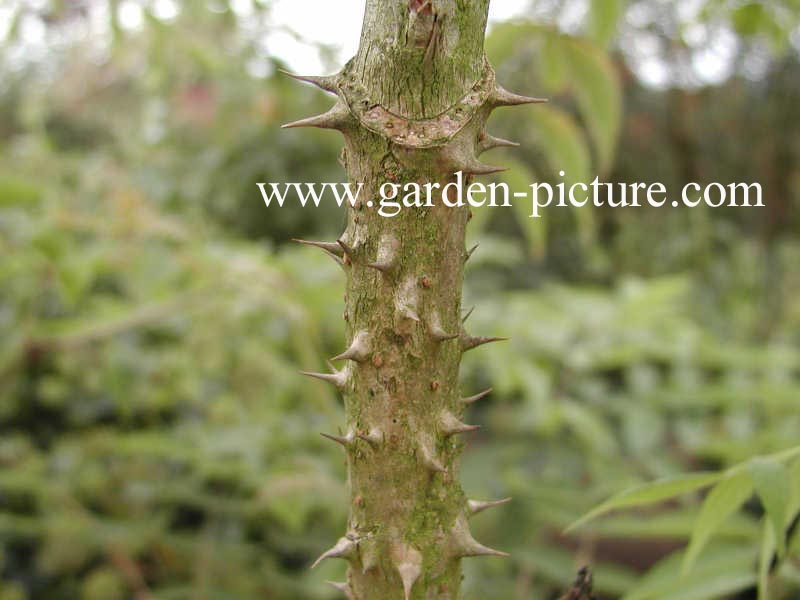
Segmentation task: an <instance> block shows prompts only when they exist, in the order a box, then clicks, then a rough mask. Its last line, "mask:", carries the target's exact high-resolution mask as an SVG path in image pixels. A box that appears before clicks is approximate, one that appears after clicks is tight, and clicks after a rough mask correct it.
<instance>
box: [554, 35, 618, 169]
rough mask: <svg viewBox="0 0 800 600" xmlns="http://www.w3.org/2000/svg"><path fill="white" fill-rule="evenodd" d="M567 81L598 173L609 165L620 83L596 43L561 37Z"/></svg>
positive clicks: (616, 138)
mask: <svg viewBox="0 0 800 600" xmlns="http://www.w3.org/2000/svg"><path fill="white" fill-rule="evenodd" d="M564 40H565V42H564V43H565V44H566V45H567V48H566V50H567V56H568V61H569V69H570V81H571V83H572V89H573V91H574V93H575V99H576V101H577V103H578V108H579V110H580V113H581V117H582V118H583V121H584V122H585V123H586V126H587V129H588V130H589V133H590V135H591V138H592V142H593V144H594V148H595V152H596V155H597V165H598V169H597V170H598V172H599V174H600V175H602V174H604V173H605V172H607V171H608V169H610V168H611V166H612V162H613V159H614V154H615V152H616V148H617V141H618V139H619V132H620V129H621V126H622V84H621V82H620V78H619V74H618V73H617V69H616V67H615V66H614V63H613V62H612V61H611V59H610V58H609V56H608V55H607V54H606V53H605V52H603V51H602V50H600V49H599V48H598V47H597V46H595V45H593V44H591V43H589V42H587V41H585V40H579V39H575V38H564Z"/></svg>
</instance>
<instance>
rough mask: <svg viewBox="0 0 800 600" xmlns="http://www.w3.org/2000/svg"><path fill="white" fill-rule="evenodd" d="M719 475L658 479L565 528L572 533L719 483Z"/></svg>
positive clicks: (630, 491) (623, 495)
mask: <svg viewBox="0 0 800 600" xmlns="http://www.w3.org/2000/svg"><path fill="white" fill-rule="evenodd" d="M721 477H722V475H721V474H720V473H710V472H700V473H689V474H687V475H678V476H675V477H667V478H664V479H659V480H657V481H653V482H651V483H645V484H642V485H639V486H637V487H634V488H632V489H629V490H625V491H624V492H621V493H619V494H617V495H616V496H614V497H612V498H610V499H609V500H606V501H605V502H603V503H602V504H600V505H599V506H597V507H596V508H594V509H593V510H591V511H590V512H589V513H587V514H586V515H584V516H583V517H581V518H580V519H578V520H577V521H576V522H575V523H573V524H572V525H570V526H569V527H568V528H567V531H572V530H574V529H576V528H578V527H580V526H581V525H583V524H584V523H587V522H589V521H591V520H593V519H596V518H597V517H599V516H602V515H604V514H606V513H609V512H611V511H612V510H617V509H620V508H634V507H639V506H648V505H651V504H656V503H657V502H663V501H664V500H669V499H670V498H674V497H676V496H680V495H682V494H687V493H689V492H694V491H696V490H699V489H702V488H704V487H707V486H709V485H711V484H713V483H716V482H717V481H719V479H720V478H721Z"/></svg>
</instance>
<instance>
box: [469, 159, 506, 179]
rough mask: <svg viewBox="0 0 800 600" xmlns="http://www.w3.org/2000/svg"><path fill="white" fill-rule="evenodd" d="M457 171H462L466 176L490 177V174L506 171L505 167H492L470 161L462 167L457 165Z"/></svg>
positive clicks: (474, 160) (473, 160)
mask: <svg viewBox="0 0 800 600" xmlns="http://www.w3.org/2000/svg"><path fill="white" fill-rule="evenodd" d="M459 170H460V171H463V172H464V173H465V174H466V175H491V174H492V173H502V172H503V171H508V169H507V168H506V167H493V166H492V165H485V164H483V163H482V162H481V161H479V160H478V159H477V158H476V159H471V160H468V161H467V162H465V163H464V164H462V165H459Z"/></svg>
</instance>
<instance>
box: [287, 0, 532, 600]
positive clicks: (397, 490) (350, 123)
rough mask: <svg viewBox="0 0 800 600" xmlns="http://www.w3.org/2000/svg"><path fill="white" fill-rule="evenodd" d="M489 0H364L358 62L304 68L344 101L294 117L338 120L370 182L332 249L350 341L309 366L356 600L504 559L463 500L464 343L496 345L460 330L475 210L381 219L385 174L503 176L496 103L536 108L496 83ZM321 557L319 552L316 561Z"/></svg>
mask: <svg viewBox="0 0 800 600" xmlns="http://www.w3.org/2000/svg"><path fill="white" fill-rule="evenodd" d="M487 12H488V0H470V1H465V0H431V1H423V0H368V2H367V11H366V16H365V20H364V32H363V34H362V38H361V47H360V49H359V52H358V55H357V56H356V57H355V58H354V59H353V60H351V61H350V62H349V63H348V64H347V66H346V67H345V68H344V69H343V70H342V72H341V73H339V74H337V75H334V76H331V77H302V78H300V79H302V80H304V81H309V82H311V83H314V84H315V85H317V86H319V87H321V88H323V89H325V90H327V91H329V92H332V93H334V94H335V95H336V96H337V102H336V104H335V106H334V107H333V108H332V109H331V110H330V111H329V112H328V113H326V114H324V115H320V116H318V117H313V118H311V119H306V120H304V121H300V122H298V123H293V124H289V125H288V126H315V127H323V128H329V129H337V130H339V131H341V132H342V133H343V134H344V138H345V154H344V164H345V166H346V168H347V172H348V176H349V179H350V181H351V182H353V183H356V184H358V183H363V184H364V190H363V192H362V196H361V201H360V203H359V204H358V205H357V206H356V207H354V208H352V209H349V210H348V220H347V228H346V230H345V232H344V233H343V234H342V236H341V238H340V239H339V240H338V241H337V242H335V243H333V242H328V243H316V242H314V244H315V245H318V246H320V247H321V248H322V249H323V250H324V251H326V252H328V253H329V254H331V255H333V256H334V258H336V260H337V261H339V262H340V263H341V264H343V265H344V267H345V269H346V271H347V293H346V297H345V304H346V309H345V319H346V320H347V323H348V341H349V347H348V349H347V350H346V351H345V352H344V353H343V354H341V355H340V356H338V357H336V358H334V359H333V360H334V361H335V362H336V361H341V363H337V369H336V370H334V371H333V372H331V373H326V374H309V375H311V376H314V377H317V378H321V379H324V380H326V381H328V382H330V383H333V384H334V385H335V386H336V387H337V388H338V389H339V390H340V391H341V393H342V395H343V396H344V400H345V405H346V415H347V423H346V424H345V425H344V427H343V431H344V433H343V434H342V435H337V436H333V435H328V436H327V437H329V438H330V439H333V440H334V441H336V442H338V443H339V444H341V445H342V446H344V448H345V451H346V455H347V465H348V479H349V481H348V484H349V488H350V501H351V505H350V517H349V522H348V527H347V532H346V534H345V535H344V536H343V537H342V538H341V539H340V540H339V541H338V542H337V543H336V544H335V545H334V547H333V548H331V549H330V550H329V551H327V552H325V553H324V554H323V555H322V556H321V557H320V560H322V559H325V558H343V559H346V560H347V561H348V562H349V568H348V572H347V581H346V582H345V583H342V584H336V587H337V588H338V589H340V590H342V591H343V592H344V593H345V595H346V596H348V597H349V598H357V599H359V600H395V599H403V598H405V599H406V600H409V599H417V600H421V599H426V600H429V599H434V598H435V599H442V600H444V599H448V600H452V599H455V598H458V597H459V587H460V582H461V565H460V561H461V559H462V558H464V557H469V556H480V555H498V556H502V555H503V553H501V552H497V551H495V550H492V549H490V548H487V547H485V546H483V545H481V544H479V543H478V542H477V541H475V540H474V539H473V537H472V535H471V534H470V532H469V528H468V525H467V520H468V519H469V517H470V516H471V515H472V514H475V513H477V512H480V511H482V510H484V509H486V508H490V507H491V506H495V505H497V504H500V503H502V502H503V501H500V502H487V503H484V502H476V501H470V500H468V499H467V497H466V496H465V494H464V492H463V491H462V489H461V486H460V485H459V482H458V458H459V454H460V452H461V448H462V443H463V442H462V441H461V437H462V436H460V434H463V433H466V432H469V431H472V430H473V429H475V428H474V427H471V426H469V425H466V424H464V423H463V422H462V418H463V416H462V415H463V411H464V408H465V406H467V405H468V404H471V403H472V402H475V401H477V400H479V399H480V398H482V397H483V396H484V395H485V393H481V394H478V395H476V396H471V397H467V398H462V396H461V393H460V390H459V383H458V372H459V364H460V361H461V356H462V354H463V353H464V352H466V351H468V350H471V349H473V348H476V347H478V346H480V345H483V344H485V343H488V342H490V341H495V338H476V337H472V336H470V335H468V334H467V333H466V332H465V331H464V329H463V326H462V313H461V288H462V281H463V273H464V263H465V262H466V260H467V259H468V252H467V250H466V249H465V246H464V241H465V230H466V227H467V224H468V221H469V209H468V208H467V207H457V208H449V207H447V206H445V205H444V204H443V203H442V202H441V200H440V199H439V200H437V202H436V204H435V205H434V206H429V207H417V208H409V209H405V210H403V211H402V212H401V214H400V215H398V216H396V217H393V218H386V217H381V216H380V215H379V214H378V212H377V207H378V204H379V189H380V186H381V185H382V184H384V183H387V182H389V183H401V184H405V183H408V182H417V183H419V184H421V185H425V184H434V183H436V184H439V185H440V186H442V187H443V186H445V185H446V184H448V183H450V182H452V181H454V173H455V172H457V171H462V172H463V173H464V174H465V176H466V177H467V179H468V180H470V179H471V178H472V177H474V176H478V175H483V174H488V173H492V172H495V171H497V170H498V169H495V168H493V167H489V166H486V165H484V164H482V163H481V162H480V161H479V159H478V156H479V155H480V154H481V153H482V152H484V151H486V150H490V149H492V148H495V147H498V146H503V145H511V143H510V142H506V141H504V140H499V139H496V138H493V137H491V136H487V135H486V132H485V124H486V121H487V119H488V117H489V115H490V113H491V112H492V110H494V109H495V108H497V107H499V106H511V105H518V104H527V103H532V102H536V101H537V100H535V99H533V98H525V97H522V96H516V95H514V94H510V93H509V92H507V91H506V90H504V89H502V88H501V87H500V86H498V85H497V84H496V83H495V81H494V73H493V71H492V69H491V67H490V66H489V64H488V62H487V61H486V59H485V56H484V53H483V39H484V30H485V26H486V17H487ZM318 562H319V561H318Z"/></svg>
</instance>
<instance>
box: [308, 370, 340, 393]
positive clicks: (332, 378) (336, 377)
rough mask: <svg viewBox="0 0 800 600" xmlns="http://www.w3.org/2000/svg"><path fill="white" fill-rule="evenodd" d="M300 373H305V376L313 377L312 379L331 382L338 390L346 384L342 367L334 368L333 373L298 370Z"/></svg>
mask: <svg viewBox="0 0 800 600" xmlns="http://www.w3.org/2000/svg"><path fill="white" fill-rule="evenodd" d="M300 374H301V375H305V376H306V377H313V378H314V379H319V380H321V381H326V382H328V383H332V384H333V385H335V386H336V388H337V389H339V390H342V389H344V387H345V386H346V385H347V371H346V370H344V369H343V370H341V371H336V370H334V372H333V373H311V372H309V371H300Z"/></svg>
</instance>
